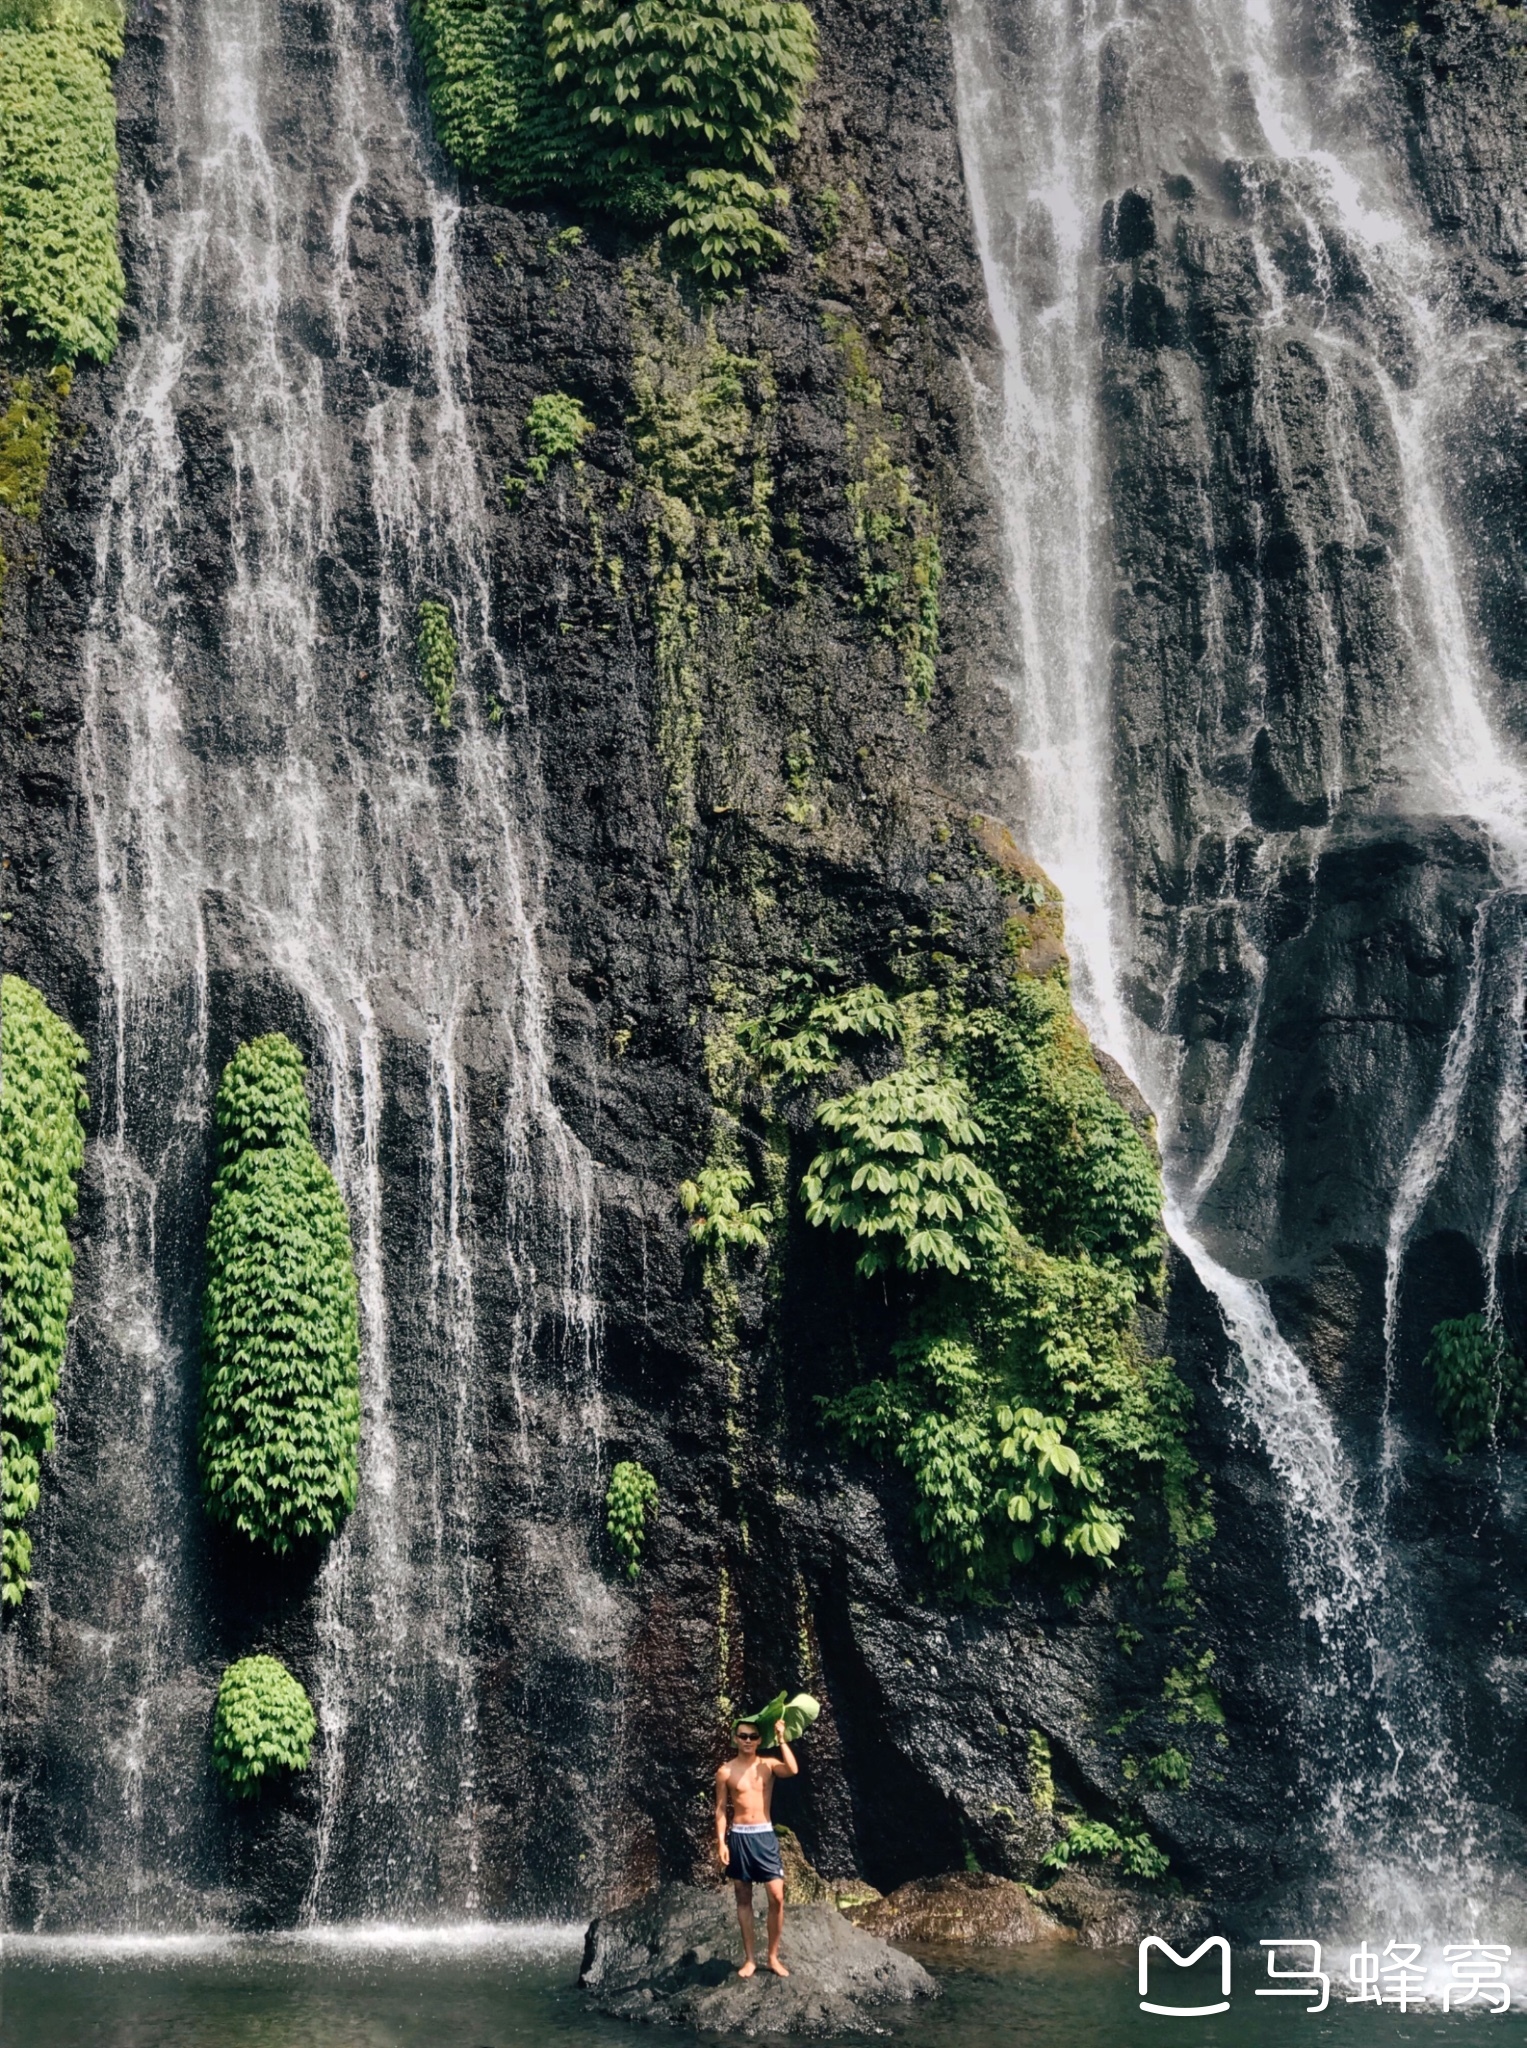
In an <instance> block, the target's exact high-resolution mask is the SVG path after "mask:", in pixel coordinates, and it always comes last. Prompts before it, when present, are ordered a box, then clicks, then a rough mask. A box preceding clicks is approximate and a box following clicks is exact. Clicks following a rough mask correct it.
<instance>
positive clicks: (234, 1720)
mask: <svg viewBox="0 0 1527 2048" xmlns="http://www.w3.org/2000/svg"><path fill="white" fill-rule="evenodd" d="M317 1732H318V1724H317V1721H316V1720H315V1719H314V1715H313V1707H312V1702H311V1701H310V1700H309V1698H308V1696H307V1694H306V1692H305V1691H304V1690H303V1688H302V1686H301V1684H300V1683H299V1681H298V1680H297V1679H295V1678H293V1676H292V1674H291V1673H290V1672H289V1671H288V1670H287V1668H286V1666H285V1665H284V1664H282V1663H280V1662H279V1661H278V1660H277V1659H276V1658H274V1657H241V1658H240V1659H239V1661H238V1662H237V1663H236V1664H230V1665H229V1666H228V1668H227V1670H226V1671H225V1672H224V1673H223V1675H222V1678H221V1680H220V1681H219V1683H218V1688H217V1706H216V1708H215V1709H214V1712H213V1717H212V1761H213V1763H214V1764H215V1765H216V1767H217V1773H218V1776H219V1777H220V1778H221V1779H222V1781H223V1783H224V1785H225V1786H226V1787H227V1789H228V1791H229V1792H231V1793H232V1795H233V1797H234V1798H235V1799H253V1798H254V1797H255V1796H256V1795H257V1794H258V1793H259V1792H261V1791H263V1790H264V1788H265V1786H266V1785H267V1784H269V1783H271V1782H272V1781H273V1780H274V1779H275V1777H276V1775H277V1773H278V1772H285V1771H305V1770H306V1769H307V1767H308V1761H309V1759H310V1758H311V1756H312V1753H313V1737H314V1736H315V1735H316V1734H317Z"/></svg>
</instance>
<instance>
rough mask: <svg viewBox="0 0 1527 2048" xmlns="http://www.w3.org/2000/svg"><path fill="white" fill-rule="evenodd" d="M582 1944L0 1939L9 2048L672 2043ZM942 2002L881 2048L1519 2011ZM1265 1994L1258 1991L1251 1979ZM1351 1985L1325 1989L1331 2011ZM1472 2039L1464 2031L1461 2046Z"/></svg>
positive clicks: (1218, 2036)
mask: <svg viewBox="0 0 1527 2048" xmlns="http://www.w3.org/2000/svg"><path fill="white" fill-rule="evenodd" d="M578 1956H579V1943H578V1940H577V1937H576V1936H575V1935H572V1934H570V1933H569V1932H568V1931H567V1930H562V1929H555V1930H552V1929H547V1930H538V1929H516V1930H515V1931H514V1933H513V1935H512V1936H506V1935H505V1934H504V1933H503V1932H502V1931H501V1930H499V1931H495V1930H487V1929H485V1930H483V1931H482V1932H481V1934H479V1935H476V1936H473V1935H471V1934H467V1935H463V1934H461V1933H460V1932H454V1933H453V1934H452V1936H451V1937H450V1938H449V1939H438V1940H431V1939H428V1938H411V1939H409V1940H407V1941H406V1943H399V1942H398V1940H397V1938H396V1937H391V1938H389V1937H387V1936H385V1935H381V1934H379V1935H378V1936H376V1937H374V1938H365V1937H359V1938H358V1937H356V1936H354V1935H347V1936H346V1937H345V1938H343V1939H340V1940H332V1939H331V1940H326V1939H321V1938H320V1939H304V1940H301V1941H296V1940H259V1941H225V1940H211V1939H209V1940H206V1941H187V1942H180V1943H174V1942H166V1943H157V1944H152V1945H144V1944H115V1945H113V1944H110V1943H99V1942H98V1943H93V1944H72V1943H65V1942H35V1943H34V1942H18V1941H16V1940H14V1939H12V1940H10V1941H8V1942H7V1944H6V1948H5V1954H4V1962H3V1967H0V2039H3V2041H4V2043H5V2048H531V2044H535V2048H615V2044H618V2043H623V2044H625V2048H660V2044H661V2043H662V2042H663V2041H665V2040H667V2039H669V2038H671V2039H672V2040H673V2042H674V2043H675V2048H682V2044H683V2043H684V2042H685V2041H688V2040H690V2039H692V2038H693V2037H691V2036H688V2035H683V2034H675V2035H673V2036H672V2037H669V2036H667V2035H666V2034H665V2033H663V2032H661V2031H659V2032H649V2031H648V2030H647V2029H645V2028H636V2027H632V2026H628V2025H626V2024H624V2023H622V2022H620V2021H615V2020H607V2019H601V2018H599V2017H597V2016H595V2015H592V2014H590V2013H588V2012H586V2011H585V2010H584V2007H583V2001H582V1998H581V1997H580V1995H579V1993H578V1992H577V1990H576V1989H575V1988H574V1984H573V1979H574V1977H575V1975H576V1972H577V1966H578ZM925 1960H927V1961H928V1963H929V1964H930V1966H931V1967H932V1968H933V1969H934V1971H935V1972H936V1974H937V1975H938V1976H939V1978H940V1980H941V1982H942V1984H943V1988H944V1995H943V1997H942V1998H941V1999H940V2000H939V2001H938V2003H937V2004H936V2005H930V2006H925V2007H920V2008H918V2009H917V2010H915V2011H914V2012H912V2013H910V2014H898V2015H897V2016H896V2017H895V2018H894V2019H893V2020H890V2021H888V2022H886V2023H885V2024H884V2026H883V2028H882V2029H881V2030H880V2037H881V2038H882V2039H885V2040H886V2041H887V2044H888V2048H1007V2044H1013V2043H1017V2044H1020V2048H1123V2044H1126V2043H1129V2044H1136V2043H1139V2044H1147V2043H1155V2044H1159V2048H1194V2044H1196V2048H1279V2044H1287V2048H1300V2044H1307V2048H1317V2044H1323V2043H1327V2042H1336V2043H1339V2044H1340V2048H1390V2044H1391V2043H1399V2042H1418V2043H1429V2042H1434V2041H1439V2040H1447V2041H1451V2042H1461V2041H1463V2040H1464V2039H1467V2042H1468V2044H1469V2048H1495V2044H1499V2048H1506V2044H1510V2048H1520V2044H1521V2043H1522V2042H1523V2041H1524V2040H1527V2022H1524V2014H1523V2013H1522V2012H1516V2011H1513V2012H1508V2013H1505V2014H1503V2015H1494V2014H1487V2013H1476V2014H1466V2013H1455V2014H1452V2015H1449V2016H1444V2015H1443V2014H1442V2013H1441V2012H1439V2011H1435V2010H1423V2011H1420V2012H1409V2013H1406V2014H1401V2013H1399V2012H1397V2011H1393V2010H1385V2011H1382V2012H1380V2011H1376V2010H1375V2009H1374V2008H1373V2007H1372V2006H1368V2007H1366V2008H1363V2007H1351V2008H1349V2007H1348V2006H1346V2005H1345V2004H1344V2003H1337V2004H1333V2005H1332V2007H1331V2008H1330V2009H1329V2010H1328V2011H1327V2012H1326V2013H1324V2014H1322V2015H1320V2016H1318V2017H1315V2016H1311V2015H1310V2014H1308V2013H1306V2012H1305V2011H1304V2010H1303V2009H1302V2008H1301V2007H1299V2006H1298V2005H1297V2004H1295V2003H1292V2002H1289V2003H1284V2002H1282V2001H1280V2002H1278V2003H1276V2004H1275V2003H1274V2002H1273V2001H1270V2000H1261V1999H1257V1998H1254V1997H1253V1995H1252V1992H1253V1985H1254V1983H1255V1981H1256V1979H1257V1978H1258V1976H1259V1975H1260V1971H1261V1965H1260V1962H1259V1961H1258V1960H1257V1959H1255V1958H1244V1959H1240V1958H1238V1959H1237V1965H1236V1978H1235V1984H1236V1988H1235V1992H1234V1995H1233V1999H1232V2004H1231V2009H1230V2011H1229V2012H1228V2013H1226V2014H1224V2015H1222V2016H1218V2017H1214V2018H1208V2019H1199V2020H1192V2021H1173V2020H1164V2019H1155V2018H1150V2017H1147V2016H1145V2015H1143V2014H1141V2012H1140V2011H1139V2009H1138V2005H1137V2002H1136V2001H1137V1996H1138V1994H1137V1991H1136V1986H1135V1959H1134V1954H1133V1951H1128V1950H1120V1951H1115V1952H1111V1953H1108V1954H1102V1955H1099V1954H1095V1953H1087V1952H1078V1951H1076V1950H1074V1949H1069V1950H1060V1951H1056V1950H1053V1949H1034V1950H1028V1951H1023V1950H1019V1951H1006V1952H993V1951H986V1952H982V1953H979V1954H976V1955H971V1954H968V1953H961V1954H958V1955H951V1954H949V1953H947V1952H945V1953H941V1954H937V1955H934V1954H928V1955H927V1956H926V1957H925ZM1264 1981H1265V1980H1264ZM1343 1989H1344V1987H1339V1986H1333V1994H1332V1995H1333V1998H1339V1997H1340V1995H1341V1992H1342V1990H1343ZM1465 2029H1467V2030H1468V2031H1467V2033H1466V2034H1465Z"/></svg>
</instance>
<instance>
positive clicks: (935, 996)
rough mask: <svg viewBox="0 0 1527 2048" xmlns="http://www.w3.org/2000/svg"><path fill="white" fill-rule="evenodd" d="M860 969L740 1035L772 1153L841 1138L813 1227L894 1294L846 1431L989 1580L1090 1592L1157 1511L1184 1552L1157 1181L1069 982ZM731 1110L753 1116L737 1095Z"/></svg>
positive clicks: (828, 967)
mask: <svg viewBox="0 0 1527 2048" xmlns="http://www.w3.org/2000/svg"><path fill="white" fill-rule="evenodd" d="M841 980H842V977H840V976H839V974H838V970H837V969H836V968H835V967H834V966H833V965H832V963H830V962H820V963H818V964H817V965H816V966H815V967H814V968H810V969H807V970H804V971H803V970H799V969H796V970H790V971H788V972H786V973H784V974H782V975H780V976H779V977H777V979H776V982H775V984H774V986H773V988H772V990H771V991H770V993H769V995H768V996H767V997H766V998H765V1000H764V1001H763V1003H762V1004H761V1005H760V1006H759V1009H758V1011H757V1012H756V1013H755V1014H754V1015H752V1016H751V1017H744V1018H742V1019H740V1021H737V1022H736V1023H734V1024H733V1025H732V1026H731V1028H730V1042H731V1043H732V1044H733V1045H734V1047H735V1049H736V1051H735V1059H734V1063H735V1060H737V1059H740V1060H745V1061H746V1063H747V1065H748V1068H749V1069H750V1074H751V1083H750V1085H751V1089H752V1091H753V1099H754V1101H755V1102H756V1103H757V1104H758V1105H759V1108H760V1109H761V1111H762V1114H763V1116H764V1119H765V1124H766V1129H765V1131H764V1132H763V1133H761V1134H760V1137H761V1138H762V1140H763V1144H764V1151H765V1154H767V1152H768V1150H769V1147H770V1146H771V1145H772V1146H774V1147H775V1148H780V1147H784V1148H786V1149H788V1146H789V1142H790V1141H789V1135H788V1134H789V1131H790V1130H791V1129H792V1128H793V1129H795V1130H800V1129H802V1128H803V1127H809V1128H814V1130H815V1131H816V1132H817V1133H818V1134H819V1135H818V1145H817V1149H816V1150H815V1152H814V1155H812V1156H810V1157H809V1159H808V1161H807V1163H806V1164H805V1166H804V1170H803V1171H800V1177H799V1181H798V1187H799V1193H800V1214H801V1216H802V1217H803V1219H804V1222H805V1224H806V1225H807V1226H808V1227H812V1226H815V1227H817V1228H820V1229H830V1230H833V1231H839V1232H842V1233H844V1234H845V1235H848V1236H850V1237H851V1238H853V1239H855V1240H857V1241H858V1244H859V1246H860V1250H859V1255H858V1258H857V1261H856V1263H855V1269H854V1270H855V1273H856V1275H857V1281H858V1284H859V1286H861V1287H865V1286H866V1283H869V1284H870V1285H871V1286H872V1287H873V1298H872V1297H871V1295H870V1293H869V1292H868V1291H866V1293H865V1295H864V1297H863V1300H862V1304H861V1306H860V1310H859V1312H860V1314H861V1315H862V1317H863V1327H862V1329H857V1330H856V1331H855V1333H854V1334H853V1335H851V1336H850V1337H849V1338H848V1340H847V1342H846V1344H845V1346H844V1352H845V1362H846V1360H848V1359H851V1361H852V1365H851V1368H850V1369H849V1371H848V1372H847V1374H846V1375H845V1376H846V1377H847V1378H848V1379H849V1382H850V1383H849V1384H847V1385H846V1386H844V1385H841V1383H840V1386H839V1388H838V1389H837V1390H835V1391H832V1392H829V1393H825V1394H823V1395H821V1396H819V1399H820V1402H821V1406H822V1412H823V1415H824V1417H825V1419H826V1420H827V1422H828V1423H829V1424H830V1425H831V1426H832V1427H834V1428H835V1429H837V1430H839V1431H840V1432H841V1433H842V1434H843V1435H844V1436H845V1437H846V1438H848V1439H849V1440H850V1441H851V1442H853V1443H856V1444H858V1445H860V1446H862V1447H864V1448H866V1449H869V1450H872V1451H874V1452H875V1453H877V1454H878V1455H879V1456H881V1457H883V1458H885V1459H887V1460H888V1461H889V1462H891V1463H893V1464H895V1465H898V1466H900V1467H901V1468H902V1469H903V1470H904V1472H905V1473H906V1475H907V1477H908V1480H909V1482H910V1487H911V1495H912V1518H913V1522H914V1526H915V1527H916V1529H917V1532H918V1534H919V1536H920V1537H921V1539H922V1541H923V1543H924V1545H925V1546H926V1548H927V1551H928V1553H929V1556H930V1559H931V1560H932V1562H933V1564H934V1565H935V1567H936V1568H937V1570H938V1571H939V1573H940V1574H941V1575H942V1576H943V1577H945V1578H946V1579H949V1580H952V1581H954V1582H956V1583H963V1584H964V1585H965V1586H966V1587H968V1588H969V1589H971V1590H973V1591H980V1590H983V1589H984V1590H988V1591H990V1590H998V1589H1000V1588H1001V1586H1002V1585H1003V1584H1004V1583H1006V1581H1007V1580H1008V1579H1009V1578H1010V1576H1011V1574H1012V1573H1013V1571H1014V1570H1015V1569H1017V1568H1021V1567H1029V1566H1034V1565H1036V1564H1038V1563H1039V1562H1041V1561H1045V1560H1048V1561H1049V1562H1050V1564H1051V1565H1053V1566H1054V1567H1057V1568H1058V1569H1059V1571H1060V1574H1061V1576H1062V1578H1063V1580H1064V1581H1065V1583H1066V1585H1067V1588H1068V1590H1069V1591H1071V1592H1072V1593H1076V1592H1077V1591H1078V1590H1079V1588H1080V1586H1081V1585H1082V1584H1083V1583H1084V1581H1085V1578H1086V1576H1087V1575H1088V1574H1089V1573H1092V1572H1095V1571H1096V1570H1097V1569H1099V1568H1102V1567H1106V1566H1107V1565H1108V1564H1109V1563H1111V1562H1112V1561H1113V1560H1114V1558H1115V1557H1116V1556H1117V1554H1118V1553H1119V1551H1120V1550H1121V1548H1122V1547H1123V1545H1124V1543H1125V1542H1126V1540H1127V1538H1128V1536H1129V1534H1130V1532H1131V1531H1132V1530H1133V1529H1134V1528H1135V1527H1136V1525H1137V1523H1138V1521H1139V1519H1140V1516H1141V1513H1142V1511H1148V1512H1149V1514H1150V1515H1151V1516H1152V1517H1153V1518H1154V1521H1155V1524H1156V1526H1158V1527H1159V1528H1160V1529H1161V1531H1162V1534H1163V1536H1164V1538H1165V1540H1166V1541H1167V1542H1168V1543H1169V1544H1171V1545H1173V1546H1178V1547H1182V1546H1190V1545H1191V1544H1193V1543H1194V1542H1196V1541H1198V1540H1200V1539H1201V1538H1202V1537H1204V1536H1205V1535H1206V1534H1207V1533H1208V1531H1209V1528H1210V1526H1211V1525H1210V1522H1209V1519H1208V1514H1207V1509H1206V1507H1205V1505H1204V1502H1203V1500H1202V1498H1201V1495H1200V1493H1199V1489H1198V1486H1197V1480H1196V1473H1195V1468H1194V1466H1193V1463H1192V1460H1191V1458H1190V1457H1189V1454H1188V1452H1187V1448H1186V1444H1185V1435H1184V1433H1185V1427H1186V1420H1187V1406H1188V1398H1187V1395H1186V1392H1185V1390H1184V1389H1183V1387H1182V1385H1181V1383H1180V1382H1179V1381H1178V1379H1177V1377H1176V1375H1175V1373H1174V1371H1173V1369H1172V1366H1171V1363H1170V1361H1169V1360H1166V1359H1162V1358H1157V1357H1154V1356H1152V1355H1151V1354H1150V1352H1149V1351H1148V1350H1147V1348H1146V1347H1145V1346H1144V1345H1143V1343H1142V1342H1141V1338H1140V1332H1139V1324H1138V1312H1139V1309H1140V1306H1141V1304H1142V1302H1144V1301H1146V1300H1149V1299H1151V1298H1153V1297H1154V1295H1155V1294H1156V1292H1157V1291H1158V1289H1159V1286H1160V1281H1161V1273H1162V1257H1163V1249H1164V1239H1163V1233H1162V1220H1161V1217H1162V1195H1161V1184H1160V1179H1159V1175H1158V1173H1157V1169H1156V1164H1155V1160H1154V1158H1153V1156H1152V1154H1151V1151H1150V1148H1149V1145H1148V1143H1147V1141H1146V1139H1145V1138H1144V1137H1143V1136H1142V1135H1141V1133H1140V1132H1139V1131H1137V1130H1136V1128H1135V1126H1134V1124H1133V1123H1132V1122H1131V1120H1130V1117H1129V1115H1128V1114H1127V1112H1126V1111H1125V1110H1124V1109H1122V1108H1121V1107H1120V1106H1119V1105H1118V1104H1117V1103H1116V1102H1115V1101H1114V1100H1113V1098H1112V1097H1111V1096H1110V1095H1109V1092H1108V1089H1107V1087H1106V1086H1105V1084H1104V1079H1103V1075H1102V1073H1101V1071H1100V1070H1099V1067H1098V1063H1097V1060H1096V1058H1095V1057H1094V1055H1093V1052H1092V1048H1091V1046H1090V1045H1089V1044H1088V1041H1087V1039H1086V1036H1085V1034H1084V1033H1083V1031H1082V1029H1081V1026H1080V1025H1079V1024H1078V1022H1077V1020H1076V1018H1075V1016H1074V1014H1073V1012H1072V1010H1071V1005H1070V999H1069V994H1068V990H1067V987H1066V982H1065V977H1064V969H1063V968H1060V969H1057V970H1056V971H1054V972H1052V973H1051V974H1050V975H1048V976H1047V977H1045V978H1044V979H1042V980H1035V979H1034V978H1032V977H1029V976H1025V975H1023V974H1022V973H1015V974H1013V976H1012V978H1011V980H1010V982H1009V984H1008V986H1007V989H1006V992H1005V994H1004V995H1003V996H1002V997H1001V999H1000V1000H995V1001H988V1002H983V1003H977V1004H974V1005H970V1004H967V1003H966V1002H965V1001H964V1000H963V999H962V997H961V995H960V994H959V992H958V985H957V984H956V985H954V986H949V987H946V988H944V989H942V990H936V989H930V988H911V989H904V991H903V992H902V993H901V994H893V993H892V992H891V991H889V990H887V989H885V988H883V987H880V986H877V985H876V984H874V983H863V984H861V985H859V986H857V987H856V986H846V987H845V986H842V985H841ZM866 1069H868V1072H867V1074H866ZM856 1072H857V1073H858V1074H861V1075H865V1078H862V1079H859V1080H857V1082H856V1084H855V1085H853V1086H851V1087H849V1088H848V1089H847V1090H846V1092H839V1091H842V1090H843V1081H844V1079H845V1078H850V1077H852V1076H854V1075H855V1073H856ZM829 1089H831V1090H832V1091H833V1092H828V1091H829ZM730 1100H731V1103H732V1109H731V1115H732V1118H733V1120H734V1121H735V1117H736V1110H737V1108H738V1107H740V1106H741V1104H742V1101H743V1091H741V1090H740V1089H739V1088H738V1086H737V1084H736V1082H735V1080H734V1081H733V1083H732V1085H731V1089H730ZM718 1120H719V1115H718ZM771 1132H772V1136H771V1135H770V1133H771ZM734 1149H735V1148H734ZM738 1158H739V1170H738V1177H737V1185H736V1187H735V1188H734V1189H732V1190H731V1192H732V1194H733V1198H734V1200H735V1202H736V1204H737V1205H738V1207H739V1209H742V1208H745V1205H746V1197H747V1194H748V1191H749V1188H750V1186H751V1179H750V1176H749V1175H748V1174H747V1173H746V1172H745V1171H744V1170H742V1168H741V1166H740V1153H739V1154H738ZM798 1170H799V1169H798ZM775 1213H776V1214H778V1210H776V1212H775ZM887 1311H889V1312H890V1313H891V1316H892V1318H893V1321H892V1325H891V1330H890V1331H888V1330H887V1327H886V1323H885V1316H886V1313H887ZM850 1312H851V1313H852V1308H851V1311H850ZM888 1335H889V1336H890V1341H889V1343H887V1336H888ZM877 1351H878V1353H879V1357H880V1359H881V1360H882V1361H884V1363H883V1364H882V1365H881V1366H880V1369H878V1370H877V1368H876V1355H877ZM887 1368H888V1369H887Z"/></svg>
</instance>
